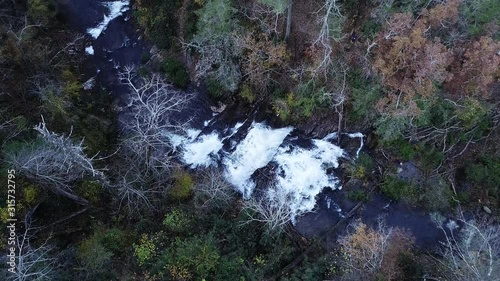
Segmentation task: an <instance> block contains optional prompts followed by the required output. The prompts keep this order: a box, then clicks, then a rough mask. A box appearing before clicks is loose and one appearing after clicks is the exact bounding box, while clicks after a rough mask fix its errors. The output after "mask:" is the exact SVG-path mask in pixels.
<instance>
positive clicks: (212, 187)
mask: <svg viewBox="0 0 500 281" xmlns="http://www.w3.org/2000/svg"><path fill="white" fill-rule="evenodd" d="M234 195H235V191H234V189H233V187H232V186H231V185H230V184H229V183H228V182H227V181H226V180H225V179H224V177H223V175H222V174H221V172H220V171H218V170H217V169H215V168H208V169H206V170H204V171H202V172H201V175H200V179H199V180H198V184H197V185H196V186H195V201H196V202H197V203H198V204H199V207H200V208H202V209H212V208H225V207H228V206H229V205H230V204H231V202H232V201H233V200H234V198H235V197H234Z"/></svg>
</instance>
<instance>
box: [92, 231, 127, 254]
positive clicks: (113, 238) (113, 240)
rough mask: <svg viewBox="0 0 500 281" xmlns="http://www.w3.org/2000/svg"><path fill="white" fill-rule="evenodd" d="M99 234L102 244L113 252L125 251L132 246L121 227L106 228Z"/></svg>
mask: <svg viewBox="0 0 500 281" xmlns="http://www.w3.org/2000/svg"><path fill="white" fill-rule="evenodd" d="M99 236H100V237H99V238H100V242H101V244H102V245H103V246H104V247H105V248H106V249H108V250H110V251H112V252H113V253H121V252H124V251H125V250H127V249H129V247H130V244H129V243H128V240H127V234H126V233H125V231H123V230H121V229H119V228H116V227H113V228H110V229H107V230H104V231H103V232H102V233H101V234H100V235H99Z"/></svg>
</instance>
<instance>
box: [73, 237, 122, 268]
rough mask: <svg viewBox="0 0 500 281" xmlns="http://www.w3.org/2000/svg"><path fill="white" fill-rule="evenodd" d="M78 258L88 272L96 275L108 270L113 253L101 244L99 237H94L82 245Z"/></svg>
mask: <svg viewBox="0 0 500 281" xmlns="http://www.w3.org/2000/svg"><path fill="white" fill-rule="evenodd" d="M77 257H78V259H79V260H80V262H81V263H82V265H83V267H84V268H85V269H86V270H87V271H88V272H91V273H96V272H101V271H105V270H106V269H107V267H108V265H109V263H110V262H111V258H112V257H113V253H111V251H109V250H108V249H106V248H105V247H104V246H103V245H102V244H101V243H100V241H99V237H98V236H97V235H93V236H91V237H90V238H87V239H85V240H83V241H82V242H81V243H80V246H79V247H78V254H77Z"/></svg>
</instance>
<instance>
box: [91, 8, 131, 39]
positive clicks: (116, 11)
mask: <svg viewBox="0 0 500 281" xmlns="http://www.w3.org/2000/svg"><path fill="white" fill-rule="evenodd" d="M104 5H105V6H106V8H108V10H109V12H108V14H107V15H104V19H103V20H102V21H101V22H100V23H99V24H98V25H97V26H96V27H93V28H89V29H88V30H87V33H88V34H90V36H92V37H93V38H94V39H97V38H98V37H99V36H100V35H101V33H102V32H103V31H104V30H106V28H107V27H108V24H109V23H110V22H111V21H112V20H114V19H115V18H117V17H119V16H121V15H122V14H123V13H124V12H125V11H127V10H128V9H129V0H122V1H114V2H105V3H104Z"/></svg>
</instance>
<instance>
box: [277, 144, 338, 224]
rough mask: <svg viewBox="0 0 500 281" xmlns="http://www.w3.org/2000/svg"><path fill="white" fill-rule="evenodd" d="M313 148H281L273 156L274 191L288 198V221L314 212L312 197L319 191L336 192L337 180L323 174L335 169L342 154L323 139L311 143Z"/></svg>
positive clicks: (313, 198)
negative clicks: (326, 189)
mask: <svg viewBox="0 0 500 281" xmlns="http://www.w3.org/2000/svg"><path fill="white" fill-rule="evenodd" d="M312 142H313V145H314V147H313V148H310V149H304V148H300V147H292V146H287V147H282V148H280V149H279V151H278V154H277V155H276V156H275V157H274V161H276V163H277V164H278V168H277V173H276V174H277V186H278V187H279V189H278V191H276V190H270V191H269V192H273V193H274V192H285V193H286V194H288V197H289V198H290V210H291V212H292V219H294V218H295V217H296V216H299V215H301V214H303V213H305V212H309V211H311V210H312V209H314V206H315V205H316V195H318V194H319V193H320V192H321V191H322V190H323V188H325V187H329V188H331V189H340V188H341V187H340V186H339V180H338V178H337V177H335V176H334V175H331V174H329V173H328V172H327V170H328V169H330V168H337V167H338V165H339V163H338V159H339V158H340V157H343V156H344V151H343V150H342V149H341V148H340V147H338V146H336V145H334V144H332V143H330V142H328V141H325V140H313V141H312Z"/></svg>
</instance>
